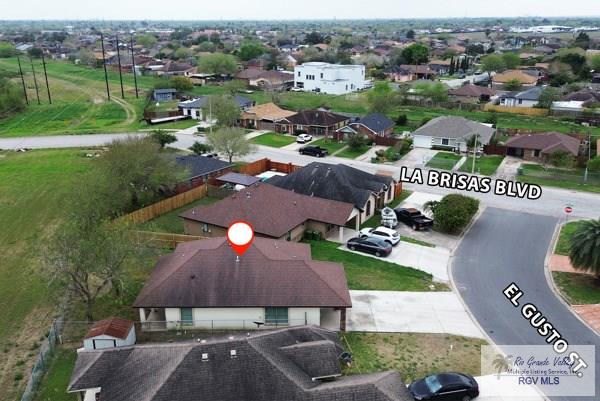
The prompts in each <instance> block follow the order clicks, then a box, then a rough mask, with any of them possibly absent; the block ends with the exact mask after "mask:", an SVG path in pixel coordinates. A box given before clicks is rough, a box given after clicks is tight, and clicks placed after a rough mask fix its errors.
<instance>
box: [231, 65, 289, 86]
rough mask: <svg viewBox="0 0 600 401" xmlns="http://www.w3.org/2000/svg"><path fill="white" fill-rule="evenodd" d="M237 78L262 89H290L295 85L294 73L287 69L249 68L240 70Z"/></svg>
mask: <svg viewBox="0 0 600 401" xmlns="http://www.w3.org/2000/svg"><path fill="white" fill-rule="evenodd" d="M235 79H239V80H241V81H244V83H246V85H248V86H251V87H256V88H261V89H267V90H273V89H289V88H291V87H292V86H294V74H293V73H291V72H287V71H274V70H267V71H265V70H261V69H257V68H249V69H245V70H242V71H240V72H238V73H237V74H236V75H235Z"/></svg>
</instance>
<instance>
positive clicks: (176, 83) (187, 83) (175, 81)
mask: <svg viewBox="0 0 600 401" xmlns="http://www.w3.org/2000/svg"><path fill="white" fill-rule="evenodd" d="M169 83H170V85H171V87H172V88H174V89H177V91H178V92H186V91H191V90H192V89H193V88H194V84H193V83H192V80H191V79H189V78H188V77H177V76H175V77H172V78H171V79H170V80H169Z"/></svg>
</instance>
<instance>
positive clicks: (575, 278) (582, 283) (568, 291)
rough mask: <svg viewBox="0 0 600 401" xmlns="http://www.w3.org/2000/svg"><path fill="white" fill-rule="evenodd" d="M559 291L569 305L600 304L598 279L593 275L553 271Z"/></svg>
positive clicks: (599, 282)
mask: <svg viewBox="0 0 600 401" xmlns="http://www.w3.org/2000/svg"><path fill="white" fill-rule="evenodd" d="M552 276H553V277H554V282H555V283H556V286H557V287H558V289H559V291H560V293H561V294H562V295H563V297H565V299H566V300H567V301H568V302H569V303H570V304H571V305H587V304H600V281H599V280H598V279H596V278H595V277H594V276H590V275H587V274H577V273H563V272H553V273H552Z"/></svg>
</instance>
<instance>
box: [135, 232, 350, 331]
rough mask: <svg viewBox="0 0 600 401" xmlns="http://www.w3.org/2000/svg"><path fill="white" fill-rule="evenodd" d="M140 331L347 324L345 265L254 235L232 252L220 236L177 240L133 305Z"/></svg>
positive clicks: (338, 327) (305, 247) (340, 326)
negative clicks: (239, 252)
mask: <svg viewBox="0 0 600 401" xmlns="http://www.w3.org/2000/svg"><path fill="white" fill-rule="evenodd" d="M133 307H134V308H137V309H138V310H139V315H140V321H141V323H142V328H143V329H147V330H160V329H175V328H185V327H188V328H202V329H243V330H251V329H260V328H261V327H262V326H263V325H264V326H266V327H281V326H284V327H287V326H303V325H315V326H325V325H327V326H329V327H330V328H331V329H335V330H345V328H346V308H351V307H352V302H351V300H350V292H349V291H348V285H347V283H346V275H345V273H344V267H343V266H342V265H341V264H339V263H332V262H321V261H313V260H312V259H311V251H310V245H309V244H301V243H295V242H287V241H275V240H273V239H267V238H254V241H253V242H252V244H251V246H250V247H249V249H248V250H247V251H246V252H245V253H244V254H243V255H242V256H238V255H237V254H236V253H235V252H234V251H233V249H232V248H231V246H230V245H229V243H228V241H227V239H226V238H224V237H221V238H211V239H205V240H200V241H193V242H186V243H182V244H180V245H179V246H177V248H176V249H175V252H173V253H172V254H168V255H165V256H162V257H161V258H160V259H159V260H158V263H157V264H156V267H155V269H154V271H153V272H152V273H151V274H150V277H149V279H148V280H147V281H146V284H145V286H144V288H142V291H141V292H140V293H139V295H138V297H137V298H136V300H135V302H134V304H133Z"/></svg>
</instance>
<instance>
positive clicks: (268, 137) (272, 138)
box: [251, 132, 296, 148]
mask: <svg viewBox="0 0 600 401" xmlns="http://www.w3.org/2000/svg"><path fill="white" fill-rule="evenodd" d="M251 142H252V143H254V144H256V145H264V146H270V147H272V148H282V147H284V146H287V145H290V144H292V143H294V142H296V137H295V136H291V135H283V134H276V133H275V132H267V133H266V134H262V135H260V136H256V137H254V138H252V139H251Z"/></svg>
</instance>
